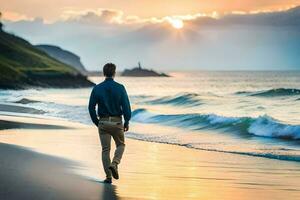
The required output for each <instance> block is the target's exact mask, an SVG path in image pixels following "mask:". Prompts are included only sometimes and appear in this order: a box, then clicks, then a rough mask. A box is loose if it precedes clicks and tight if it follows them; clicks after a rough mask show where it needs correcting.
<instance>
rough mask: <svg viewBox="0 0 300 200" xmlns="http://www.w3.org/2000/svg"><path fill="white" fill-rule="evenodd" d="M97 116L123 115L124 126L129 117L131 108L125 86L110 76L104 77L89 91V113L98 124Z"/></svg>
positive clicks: (127, 122)
mask: <svg viewBox="0 0 300 200" xmlns="http://www.w3.org/2000/svg"><path fill="white" fill-rule="evenodd" d="M96 105H97V106H98V116H100V117H108V116H122V115H123V116H124V121H125V122H124V126H128V124H129V120H130V118H131V108H130V102H129V99H128V95H127V92H126V90H125V87H124V86H123V85H121V84H119V83H117V82H115V81H114V80H113V79H112V78H106V79H105V80H104V81H103V82H102V83H100V84H98V85H96V86H95V87H94V88H93V90H92V93H91V96H90V102H89V113H90V116H91V119H92V121H93V122H94V124H95V125H96V126H98V123H99V119H98V117H97V114H96Z"/></svg>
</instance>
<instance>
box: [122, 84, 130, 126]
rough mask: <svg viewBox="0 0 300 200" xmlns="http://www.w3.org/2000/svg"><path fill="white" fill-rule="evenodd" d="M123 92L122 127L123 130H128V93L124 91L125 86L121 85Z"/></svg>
mask: <svg viewBox="0 0 300 200" xmlns="http://www.w3.org/2000/svg"><path fill="white" fill-rule="evenodd" d="M122 90H123V93H122V100H121V101H122V102H121V103H122V111H123V115H124V121H125V122H124V128H125V131H126V130H128V125H129V120H130V118H131V108H130V102H129V99H128V95H127V92H126V89H125V87H124V86H123V87H122Z"/></svg>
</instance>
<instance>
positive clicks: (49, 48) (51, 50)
mask: <svg viewBox="0 0 300 200" xmlns="http://www.w3.org/2000/svg"><path fill="white" fill-rule="evenodd" d="M35 46H36V47H37V48H38V49H40V50H42V51H44V52H46V53H47V54H48V55H50V56H51V57H53V58H55V59H56V60H59V61H60V62H63V63H65V64H67V65H70V66H72V67H74V68H76V69H77V70H79V71H81V72H83V73H85V71H86V70H85V68H84V66H83V64H82V63H81V61H80V57H79V56H77V55H76V54H74V53H72V52H70V51H67V50H64V49H62V48H60V47H58V46H53V45H45V44H41V45H35Z"/></svg>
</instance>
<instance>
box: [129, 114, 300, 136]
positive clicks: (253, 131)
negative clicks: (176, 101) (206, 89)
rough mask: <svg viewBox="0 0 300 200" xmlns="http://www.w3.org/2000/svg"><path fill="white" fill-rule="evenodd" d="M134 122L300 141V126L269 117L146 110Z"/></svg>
mask: <svg viewBox="0 0 300 200" xmlns="http://www.w3.org/2000/svg"><path fill="white" fill-rule="evenodd" d="M133 120H134V121H137V122H141V123H163V124H167V125H170V126H179V127H187V128H189V129H194V130H197V129H224V128H226V130H229V131H234V132H238V133H241V134H250V135H255V136H261V137H271V138H283V139H291V140H299V139H300V125H290V124H284V123H280V122H279V121H277V120H276V119H273V118H271V117H269V116H267V115H264V116H260V117H257V118H251V117H225V116H219V115H216V114H206V115H204V114H176V115H160V114H154V113H151V112H148V111H147V110H146V109H137V110H135V111H133Z"/></svg>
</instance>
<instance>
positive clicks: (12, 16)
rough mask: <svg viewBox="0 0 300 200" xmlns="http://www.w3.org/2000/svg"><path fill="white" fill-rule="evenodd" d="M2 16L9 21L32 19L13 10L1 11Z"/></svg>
mask: <svg viewBox="0 0 300 200" xmlns="http://www.w3.org/2000/svg"><path fill="white" fill-rule="evenodd" d="M2 18H3V19H4V20H9V21H20V20H32V19H33V18H30V17H27V16H26V15H24V14H20V13H17V12H13V11H4V12H2Z"/></svg>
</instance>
